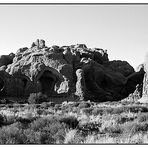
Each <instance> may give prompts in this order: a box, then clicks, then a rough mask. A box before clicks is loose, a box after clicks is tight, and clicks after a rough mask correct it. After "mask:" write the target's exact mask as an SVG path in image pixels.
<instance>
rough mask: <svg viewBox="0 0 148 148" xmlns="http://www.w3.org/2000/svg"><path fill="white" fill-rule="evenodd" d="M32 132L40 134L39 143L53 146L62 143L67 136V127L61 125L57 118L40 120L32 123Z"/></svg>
mask: <svg viewBox="0 0 148 148" xmlns="http://www.w3.org/2000/svg"><path fill="white" fill-rule="evenodd" d="M30 130H33V131H34V132H35V133H37V132H39V133H40V134H39V135H38V138H37V139H38V140H39V141H38V143H40V144H53V143H56V142H57V141H58V142H59V143H62V142H63V141H64V136H65V125H64V124H63V123H60V122H59V120H58V118H57V117H54V116H51V117H49V118H39V119H37V120H35V121H34V122H32V123H31V125H30Z"/></svg>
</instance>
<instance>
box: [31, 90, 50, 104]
mask: <svg viewBox="0 0 148 148" xmlns="http://www.w3.org/2000/svg"><path fill="white" fill-rule="evenodd" d="M47 101H48V97H47V96H46V95H44V94H42V93H41V92H39V93H31V94H30V96H29V98H28V103H30V104H36V103H37V104H39V103H42V102H47Z"/></svg>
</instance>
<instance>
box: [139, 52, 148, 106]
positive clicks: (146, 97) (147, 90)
mask: <svg viewBox="0 0 148 148" xmlns="http://www.w3.org/2000/svg"><path fill="white" fill-rule="evenodd" d="M140 66H141V67H142V69H144V71H145V74H144V79H143V90H142V98H141V99H139V102H140V103H148V53H147V54H146V56H145V60H144V64H143V65H140Z"/></svg>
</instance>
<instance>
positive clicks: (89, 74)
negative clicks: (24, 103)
mask: <svg viewBox="0 0 148 148" xmlns="http://www.w3.org/2000/svg"><path fill="white" fill-rule="evenodd" d="M1 57H2V56H1ZM12 57H13V58H10V55H9V58H10V59H11V60H10V62H8V63H7V62H0V63H1V67H0V93H1V94H0V95H1V96H12V97H18V96H20V97H21V96H29V94H30V93H35V92H42V93H44V94H46V95H48V96H52V97H53V96H62V95H64V96H69V95H71V94H75V95H76V96H78V97H79V98H80V99H81V100H85V99H89V100H93V101H111V100H120V99H122V98H124V97H126V96H127V95H128V94H129V93H131V91H134V89H135V88H136V85H137V84H139V83H141V79H143V77H142V73H140V74H139V73H138V72H134V69H133V68H132V66H130V65H129V64H128V63H127V62H125V61H109V59H108V54H107V50H103V49H100V48H92V49H91V48H87V46H86V45H84V44H77V45H71V46H62V47H59V46H56V45H54V46H52V47H47V46H46V45H45V41H44V40H37V41H36V42H33V43H32V45H31V48H27V47H25V48H20V49H19V50H18V51H17V52H16V54H15V56H14V55H13V56H12ZM5 58H6V57H5ZM1 59H2V60H1ZM1 59H0V61H5V60H3V59H4V58H1ZM12 60H13V61H12ZM134 78H136V81H134V82H133V81H132V80H133V79H134ZM128 85H130V87H132V90H131V89H130V90H129V87H128Z"/></svg>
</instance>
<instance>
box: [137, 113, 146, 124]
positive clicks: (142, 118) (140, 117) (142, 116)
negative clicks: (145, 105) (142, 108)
mask: <svg viewBox="0 0 148 148" xmlns="http://www.w3.org/2000/svg"><path fill="white" fill-rule="evenodd" d="M137 120H138V122H146V121H148V114H147V113H146V114H144V113H143V114H141V115H138V118H137Z"/></svg>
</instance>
